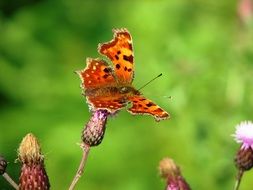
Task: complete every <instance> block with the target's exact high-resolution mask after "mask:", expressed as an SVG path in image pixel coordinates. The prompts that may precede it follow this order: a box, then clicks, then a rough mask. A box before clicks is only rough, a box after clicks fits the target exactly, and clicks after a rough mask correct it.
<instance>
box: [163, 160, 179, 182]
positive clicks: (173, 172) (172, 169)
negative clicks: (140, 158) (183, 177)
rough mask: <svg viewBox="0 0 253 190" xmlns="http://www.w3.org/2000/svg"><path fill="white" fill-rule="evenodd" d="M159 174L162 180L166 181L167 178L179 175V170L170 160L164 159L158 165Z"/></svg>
mask: <svg viewBox="0 0 253 190" xmlns="http://www.w3.org/2000/svg"><path fill="white" fill-rule="evenodd" d="M159 172H160V175H161V177H162V178H164V179H167V178H168V177H169V176H177V175H180V169H179V167H178V166H177V165H176V163H175V162H174V160H172V159H170V158H164V159H162V160H161V161H160V163H159Z"/></svg>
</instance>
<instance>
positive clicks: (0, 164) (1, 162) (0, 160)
mask: <svg viewBox="0 0 253 190" xmlns="http://www.w3.org/2000/svg"><path fill="white" fill-rule="evenodd" d="M6 167H7V161H6V160H5V159H4V157H2V156H0V175H3V174H4V173H5V170H6Z"/></svg>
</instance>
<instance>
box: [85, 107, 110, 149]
mask: <svg viewBox="0 0 253 190" xmlns="http://www.w3.org/2000/svg"><path fill="white" fill-rule="evenodd" d="M108 115H109V112H108V111H107V110H101V109H99V110H96V111H94V112H93V113H92V116H91V118H90V120H89V121H88V123H87V124H86V127H85V128H84V129H83V131H82V141H83V142H84V143H85V144H87V145H89V146H97V145H99V144H100V143H101V142H102V140H103V138H104V133H105V128H106V121H107V117H108Z"/></svg>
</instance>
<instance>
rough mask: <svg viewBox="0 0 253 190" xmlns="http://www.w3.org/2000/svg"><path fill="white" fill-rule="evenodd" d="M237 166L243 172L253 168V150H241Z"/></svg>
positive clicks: (236, 162)
mask: <svg viewBox="0 0 253 190" xmlns="http://www.w3.org/2000/svg"><path fill="white" fill-rule="evenodd" d="M235 165H236V167H237V168H238V169H240V170H242V171H246V170H250V169H251V168H252V167H253V150H252V149H251V148H246V149H244V148H240V149H239V151H238V152H237V154H236V157H235Z"/></svg>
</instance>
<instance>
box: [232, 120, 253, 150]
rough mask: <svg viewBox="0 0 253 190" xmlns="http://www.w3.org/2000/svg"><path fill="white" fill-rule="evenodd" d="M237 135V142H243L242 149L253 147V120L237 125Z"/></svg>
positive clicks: (235, 135)
mask: <svg viewBox="0 0 253 190" xmlns="http://www.w3.org/2000/svg"><path fill="white" fill-rule="evenodd" d="M232 136H234V137H235V141H236V142H237V143H242V146H241V149H244V150H245V149H248V148H251V149H253V123H252V122H251V121H243V122H241V123H240V124H238V125H237V126H236V131H235V134H233V135H232Z"/></svg>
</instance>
